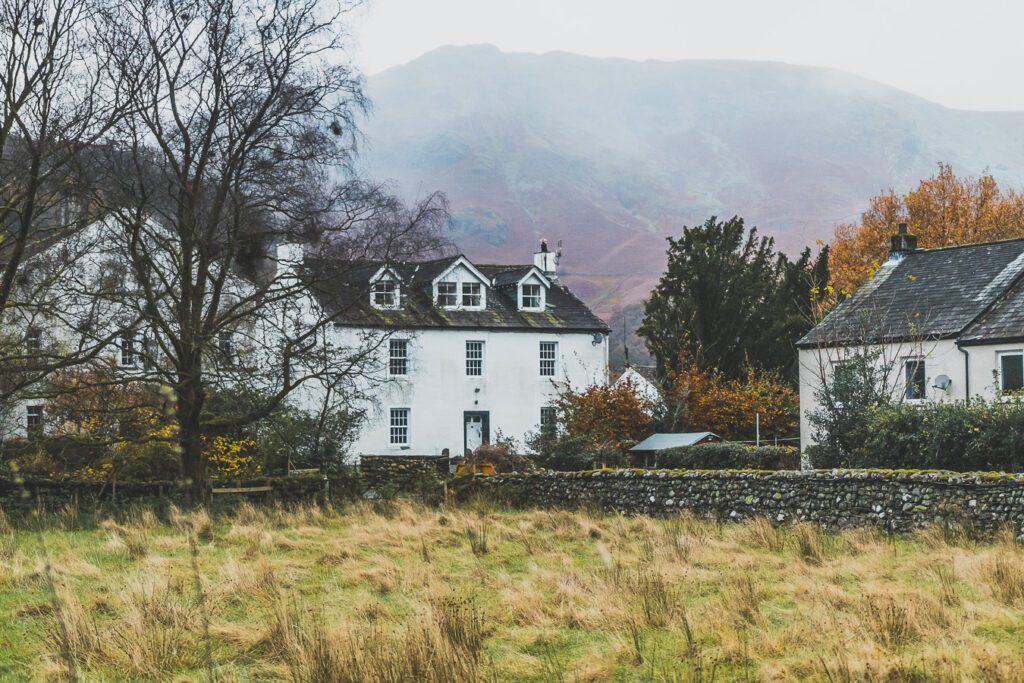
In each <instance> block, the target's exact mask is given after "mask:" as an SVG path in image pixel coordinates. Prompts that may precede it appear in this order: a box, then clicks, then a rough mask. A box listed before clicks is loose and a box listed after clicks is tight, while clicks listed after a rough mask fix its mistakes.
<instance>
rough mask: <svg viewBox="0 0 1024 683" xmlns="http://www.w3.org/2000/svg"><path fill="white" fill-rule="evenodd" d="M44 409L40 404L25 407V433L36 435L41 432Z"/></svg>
mask: <svg viewBox="0 0 1024 683" xmlns="http://www.w3.org/2000/svg"><path fill="white" fill-rule="evenodd" d="M45 415H46V408H45V406H43V404H42V403H33V404H32V405H28V406H25V432H26V433H27V434H37V433H39V432H41V431H42V430H43V423H44V417H45Z"/></svg>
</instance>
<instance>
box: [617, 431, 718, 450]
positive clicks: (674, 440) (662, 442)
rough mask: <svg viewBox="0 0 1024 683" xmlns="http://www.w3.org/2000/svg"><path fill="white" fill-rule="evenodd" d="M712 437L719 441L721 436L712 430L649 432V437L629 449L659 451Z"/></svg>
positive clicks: (688, 444)
mask: <svg viewBox="0 0 1024 683" xmlns="http://www.w3.org/2000/svg"><path fill="white" fill-rule="evenodd" d="M709 437H713V439H714V440H716V441H721V440H722V439H721V437H720V436H718V435H717V434H715V433H714V432H685V433H681V434H651V435H650V436H649V437H647V438H646V439H644V440H643V441H641V442H640V443H638V444H637V445H635V446H633V447H632V448H630V449H629V450H631V451H661V450H665V449H666V448H680V447H682V446H692V445H694V444H696V443H700V442H701V441H704V440H705V439H707V438H709Z"/></svg>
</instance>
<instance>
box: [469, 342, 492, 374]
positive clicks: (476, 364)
mask: <svg viewBox="0 0 1024 683" xmlns="http://www.w3.org/2000/svg"><path fill="white" fill-rule="evenodd" d="M486 348H487V345H486V344H485V343H484V342H483V340H481V339H467V340H466V377H483V376H484V367H485V366H484V362H485V356H486ZM473 370H476V372H473Z"/></svg>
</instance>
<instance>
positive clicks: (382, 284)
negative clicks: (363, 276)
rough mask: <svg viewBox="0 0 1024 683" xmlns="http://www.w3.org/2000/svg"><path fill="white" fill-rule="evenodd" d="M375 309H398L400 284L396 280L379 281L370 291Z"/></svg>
mask: <svg viewBox="0 0 1024 683" xmlns="http://www.w3.org/2000/svg"><path fill="white" fill-rule="evenodd" d="M370 297H371V301H372V302H373V306H374V307H375V308H398V283H397V282H395V281H394V280H379V281H377V282H374V283H373V287H372V289H371V290H370Z"/></svg>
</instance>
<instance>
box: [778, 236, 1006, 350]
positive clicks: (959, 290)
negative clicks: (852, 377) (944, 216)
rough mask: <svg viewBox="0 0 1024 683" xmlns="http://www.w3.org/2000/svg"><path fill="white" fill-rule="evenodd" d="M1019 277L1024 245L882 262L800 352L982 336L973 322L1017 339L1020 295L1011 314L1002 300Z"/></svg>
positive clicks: (975, 247)
mask: <svg viewBox="0 0 1024 683" xmlns="http://www.w3.org/2000/svg"><path fill="white" fill-rule="evenodd" d="M1022 275H1024V240H1008V241H1004V242H990V243H987V244H971V245H965V246H960V247H946V248H942V249H929V250H919V251H915V252H913V253H910V254H908V255H906V256H904V257H903V258H901V259H899V260H890V261H887V262H886V263H884V264H883V265H882V267H881V268H879V269H878V271H877V272H876V273H875V276H874V278H872V279H871V280H869V281H868V282H867V283H865V284H864V285H862V286H861V287H860V288H859V289H858V290H857V291H856V292H854V294H853V296H851V297H850V298H849V299H847V300H846V301H844V302H843V303H841V304H840V305H839V306H837V307H836V308H835V310H833V311H832V312H831V313H830V314H829V315H827V316H826V317H825V319H824V320H822V321H821V322H820V323H819V324H818V325H817V326H815V327H814V329H812V330H811V331H810V332H808V333H807V335H806V336H804V337H803V339H801V340H800V341H799V342H797V346H798V347H803V348H806V347H814V346H830V345H837V344H851V343H859V342H881V341H897V340H908V339H947V338H957V337H959V336H960V335H961V334H962V333H965V331H966V332H967V333H968V334H978V335H985V334H986V333H985V332H984V330H983V328H977V329H975V327H974V326H973V323H975V321H976V320H978V321H979V323H980V322H981V321H982V320H989V323H988V325H989V328H990V329H992V330H1004V331H1005V330H1007V329H1012V328H1013V326H1014V325H1015V324H1016V325H1017V328H1016V329H1017V331H1018V334H1019V333H1020V321H1021V304H1022V302H1024V293H1020V292H1018V293H1017V294H1016V299H1015V300H1016V301H1017V302H1018V303H1017V305H1016V307H1015V308H1014V305H1013V304H1012V303H1009V299H1010V298H1013V297H1008V298H1007V299H1006V300H1005V301H1002V302H1001V301H1000V300H1001V298H1002V297H1003V296H1004V295H1006V293H1007V291H1008V290H1010V289H1011V288H1014V291H1017V289H1019V288H1015V285H1016V284H1017V283H1018V282H1019V281H1020V280H1021V276H1022ZM997 303H999V304H1000V305H995V304H997ZM1003 304H1005V305H1003ZM990 309H991V310H990ZM997 310H999V311H1000V312H1001V313H1000V315H999V316H994V314H995V313H996V311H997ZM990 316H991V317H990ZM1015 316H1016V317H1015ZM968 328H970V329H968Z"/></svg>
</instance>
